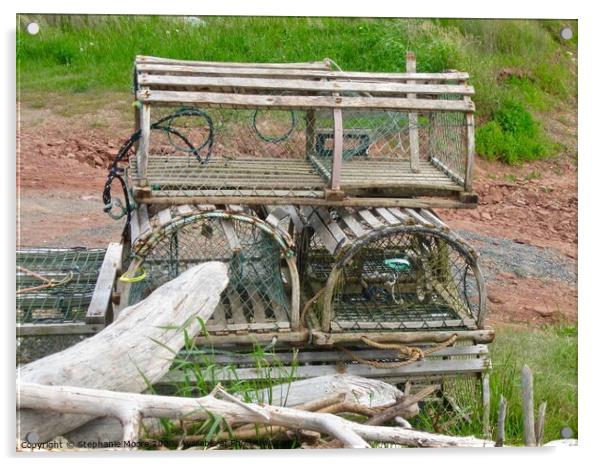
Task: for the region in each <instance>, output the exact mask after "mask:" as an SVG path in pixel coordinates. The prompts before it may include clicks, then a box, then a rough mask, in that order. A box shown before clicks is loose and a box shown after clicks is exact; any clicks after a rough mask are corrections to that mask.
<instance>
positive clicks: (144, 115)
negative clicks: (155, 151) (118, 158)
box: [136, 88, 151, 186]
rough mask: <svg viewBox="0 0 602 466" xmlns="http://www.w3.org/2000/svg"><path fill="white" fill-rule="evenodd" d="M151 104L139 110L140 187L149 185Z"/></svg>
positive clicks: (137, 155)
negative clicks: (147, 170)
mask: <svg viewBox="0 0 602 466" xmlns="http://www.w3.org/2000/svg"><path fill="white" fill-rule="evenodd" d="M145 90H146V91H148V88H142V92H144V91H145ZM150 111H151V109H150V104H147V103H145V104H142V109H141V110H139V115H140V122H139V124H138V126H139V127H140V142H139V143H138V150H137V152H136V165H137V167H138V179H139V182H138V184H139V186H146V185H148V181H147V179H146V167H147V163H148V148H149V145H150V125H151V122H150V119H151V115H150Z"/></svg>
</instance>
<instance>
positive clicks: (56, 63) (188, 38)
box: [17, 15, 577, 163]
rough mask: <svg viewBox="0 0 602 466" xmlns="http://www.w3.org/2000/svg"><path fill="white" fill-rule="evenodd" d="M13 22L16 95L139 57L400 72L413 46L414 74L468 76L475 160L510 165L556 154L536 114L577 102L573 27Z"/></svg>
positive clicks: (209, 20)
mask: <svg viewBox="0 0 602 466" xmlns="http://www.w3.org/2000/svg"><path fill="white" fill-rule="evenodd" d="M31 21H36V22H38V23H39V24H40V25H41V29H40V33H39V34H37V35H35V36H31V35H29V34H27V33H26V32H25V30H24V27H23V26H24V25H26V24H28V23H29V22H31ZM19 22H20V24H21V28H20V29H19V32H18V35H17V63H18V83H19V87H20V90H21V91H22V95H23V96H27V95H28V93H29V92H40V91H44V92H48V91H51V92H52V91H59V92H68V93H85V92H90V91H99V90H112V91H127V90H128V89H129V88H130V86H131V72H132V61H133V58H134V56H135V55H136V54H148V55H157V56H163V57H173V58H180V59H197V60H198V59H202V60H211V61H257V62H269V61H275V62H285V61H306V60H316V59H321V58H324V57H329V58H331V59H333V60H334V61H336V62H337V63H338V64H339V65H340V66H341V67H342V68H344V69H347V70H365V71H375V70H379V71H399V70H403V69H404V66H405V58H404V57H405V52H406V51H407V50H413V51H414V52H416V55H417V60H418V71H442V70H445V69H459V70H466V71H468V72H470V74H471V76H472V78H471V84H473V85H474V87H475V90H476V96H475V102H476V106H477V112H478V114H477V115H478V124H479V131H478V133H477V137H478V142H479V150H480V153H481V154H482V155H484V156H487V157H490V158H496V157H497V158H501V159H503V160H505V161H507V162H510V163H513V162H518V161H520V160H525V159H534V158H540V157H543V156H545V155H549V154H551V153H554V152H556V151H558V150H559V149H560V148H559V147H556V146H554V145H552V144H551V143H550V140H549V138H548V137H547V135H546V134H545V132H543V130H542V129H541V124H540V122H539V120H538V118H537V116H535V117H533V115H537V114H541V113H542V112H548V111H551V110H552V109H554V108H556V107H557V106H559V105H563V104H566V103H567V102H572V100H573V99H574V98H575V96H576V64H575V59H576V52H577V24H576V22H574V21H573V22H571V21H543V20H541V21H540V20H529V21H522V20H412V19H363V18H357V19H353V18H351V19H344V18H270V17H265V18H258V17H206V18H197V17H194V18H190V17H149V16H131V17H130V16H121V17H120V16H112V17H109V16H58V15H46V16H21V17H20V18H19ZM565 25H570V27H571V28H572V30H573V31H574V37H573V38H572V39H571V40H569V41H565V40H563V39H561V37H560V34H559V31H560V30H561V28H562V27H563V26H565ZM508 108H511V109H514V110H516V109H518V111H513V112H508ZM525 113H526V114H527V115H529V116H531V120H532V121H531V122H528V121H527V123H525V119H524V118H523V116H524V114H525ZM508 115H510V118H516V120H511V121H508ZM525 124H526V126H525Z"/></svg>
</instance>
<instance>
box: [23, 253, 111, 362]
mask: <svg viewBox="0 0 602 466" xmlns="http://www.w3.org/2000/svg"><path fill="white" fill-rule="evenodd" d="M120 262H121V246H120V245H118V244H115V243H112V244H111V245H109V248H107V249H101V248H94V249H87V248H23V249H19V250H17V262H16V274H17V275H16V277H17V298H16V321H17V363H26V362H29V361H32V360H35V359H38V358H40V357H43V356H46V355H48V354H51V353H55V352H57V351H61V350H63V349H65V348H68V347H69V346H72V345H74V344H75V343H77V342H79V341H81V340H82V339H83V338H86V337H87V336H90V335H93V334H94V333H96V332H98V331H100V330H101V329H102V328H104V326H105V325H106V324H108V323H109V322H110V321H111V320H112V291H113V283H114V280H115V277H116V274H117V268H118V264H119V263H120Z"/></svg>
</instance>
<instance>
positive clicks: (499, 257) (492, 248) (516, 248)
mask: <svg viewBox="0 0 602 466" xmlns="http://www.w3.org/2000/svg"><path fill="white" fill-rule="evenodd" d="M458 233H459V234H460V235H461V236H462V237H463V238H464V239H466V240H467V242H468V243H470V244H471V245H472V246H473V247H474V248H475V249H476V250H477V251H478V252H479V254H480V256H481V268H482V269H483V274H484V275H485V279H487V280H493V279H494V278H495V276H496V275H497V274H499V273H501V272H505V273H512V274H514V275H516V276H517V277H520V278H536V279H539V280H544V281H545V280H555V281H560V282H563V283H567V284H569V285H573V286H576V285H577V261H576V260H574V259H571V258H569V257H566V256H564V255H562V254H560V253H558V252H556V251H554V250H552V249H544V248H541V247H538V246H532V245H529V244H521V243H517V242H515V241H512V240H510V239H506V238H497V237H491V236H485V235H481V234H478V233H474V232H471V231H459V232H458Z"/></svg>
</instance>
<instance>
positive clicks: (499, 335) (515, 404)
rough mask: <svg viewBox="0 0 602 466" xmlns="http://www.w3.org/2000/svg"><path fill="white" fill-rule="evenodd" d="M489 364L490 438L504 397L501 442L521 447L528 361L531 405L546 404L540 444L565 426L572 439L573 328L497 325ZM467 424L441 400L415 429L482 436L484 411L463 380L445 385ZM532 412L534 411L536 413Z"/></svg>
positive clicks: (574, 386) (574, 415) (426, 410)
mask: <svg viewBox="0 0 602 466" xmlns="http://www.w3.org/2000/svg"><path fill="white" fill-rule="evenodd" d="M490 352H491V359H492V363H493V368H492V370H491V372H490V391H491V414H490V426H491V429H492V434H493V438H495V436H496V434H497V432H496V423H497V414H498V410H499V401H500V396H501V395H503V396H504V397H505V398H506V400H507V410H506V444H508V445H523V412H522V392H521V369H522V367H523V365H524V364H527V365H528V366H529V367H530V368H531V371H532V372H533V387H534V403H535V409H536V410H537V407H538V406H539V404H540V403H541V402H543V401H545V402H547V408H546V417H545V427H544V442H548V441H551V440H555V439H558V438H560V430H561V429H562V428H563V427H570V428H571V430H572V431H573V433H574V436H575V438H577V435H578V431H577V327H576V326H575V325H561V326H550V327H545V328H543V329H539V330H538V329H530V328H504V327H502V328H499V329H496V337H495V341H494V342H493V343H492V344H491V345H490ZM449 392H450V394H451V395H453V396H454V397H455V398H456V401H457V403H458V405H459V406H460V407H461V408H463V410H464V413H465V414H468V415H469V416H470V422H464V421H463V420H462V419H461V418H460V417H459V416H457V414H455V413H452V412H450V410H449V409H448V410H443V409H442V408H441V406H440V404H435V406H433V405H431V406H429V405H427V406H425V407H424V408H423V410H422V412H421V414H420V416H419V418H418V420H417V421H414V422H413V424H414V426H415V428H419V429H420V428H421V429H424V430H427V431H438V432H442V433H446V434H450V435H475V436H477V437H482V436H483V422H482V420H483V417H482V416H483V410H482V403H481V400H480V395H481V393H480V388H479V387H477V386H475V385H474V384H470V383H467V381H466V380H458V381H455V382H454V383H452V384H450V389H449ZM536 415H537V413H536Z"/></svg>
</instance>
